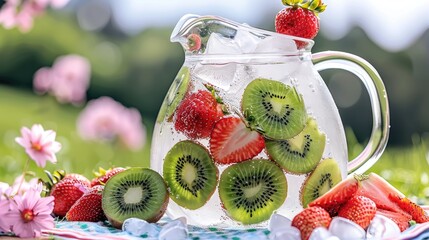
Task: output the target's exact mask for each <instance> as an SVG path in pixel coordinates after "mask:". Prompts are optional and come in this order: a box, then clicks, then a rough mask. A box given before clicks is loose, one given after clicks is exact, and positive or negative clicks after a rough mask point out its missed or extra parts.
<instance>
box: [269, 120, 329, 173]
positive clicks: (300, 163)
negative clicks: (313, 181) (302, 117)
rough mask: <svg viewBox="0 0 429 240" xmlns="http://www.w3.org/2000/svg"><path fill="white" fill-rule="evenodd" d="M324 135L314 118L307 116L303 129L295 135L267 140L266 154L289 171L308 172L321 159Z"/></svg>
mask: <svg viewBox="0 0 429 240" xmlns="http://www.w3.org/2000/svg"><path fill="white" fill-rule="evenodd" d="M325 142H326V136H325V134H324V133H322V132H320V131H319V129H318V127H317V123H316V120H314V119H313V118H308V121H307V124H306V126H305V128H304V130H303V131H302V132H301V133H299V134H298V135H297V136H295V137H293V138H291V139H288V140H282V141H274V140H267V141H265V146H266V149H267V152H268V155H269V156H270V157H271V158H272V159H273V160H274V161H276V162H277V163H278V164H279V165H280V166H281V167H282V168H283V169H285V170H286V171H287V172H290V173H298V174H300V173H308V172H310V171H311V170H313V169H314V168H315V167H316V166H317V164H318V163H319V162H320V160H321V159H322V154H323V151H324V150H325Z"/></svg>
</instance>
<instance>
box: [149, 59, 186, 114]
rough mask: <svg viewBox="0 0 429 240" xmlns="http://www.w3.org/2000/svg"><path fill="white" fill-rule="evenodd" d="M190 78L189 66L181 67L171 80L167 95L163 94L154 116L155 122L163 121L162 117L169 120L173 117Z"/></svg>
mask: <svg viewBox="0 0 429 240" xmlns="http://www.w3.org/2000/svg"><path fill="white" fill-rule="evenodd" d="M190 79H191V78H190V73H189V68H188V67H182V68H181V69H180V71H179V73H177V76H176V78H175V79H174V80H173V83H171V86H170V89H168V92H167V96H165V98H164V101H163V102H162V105H161V109H160V110H159V113H158V117H157V118H156V121H157V122H162V121H164V118H167V121H169V122H170V121H171V120H172V119H173V118H172V116H173V114H174V111H176V108H177V106H179V103H180V102H181V101H182V99H183V98H184V96H185V95H186V93H187V92H188V88H189V82H190Z"/></svg>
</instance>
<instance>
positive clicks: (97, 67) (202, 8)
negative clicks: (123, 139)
mask: <svg viewBox="0 0 429 240" xmlns="http://www.w3.org/2000/svg"><path fill="white" fill-rule="evenodd" d="M270 1H272V3H267V6H266V9H265V10H264V11H262V10H261V9H260V8H258V7H254V8H251V7H249V6H246V7H244V5H241V6H240V4H245V2H243V1H237V3H236V4H234V6H231V8H232V9H230V11H227V12H224V10H225V9H222V5H220V7H219V6H218V7H216V8H211V7H210V6H211V5H210V4H212V5H213V4H214V3H210V1H208V3H207V4H203V3H198V4H194V5H192V4H191V2H190V1H185V2H184V3H183V5H184V6H181V8H180V9H176V12H174V14H172V15H174V16H178V17H174V18H173V17H170V19H173V20H170V21H165V22H163V23H162V24H160V23H159V22H158V20H159V19H161V18H163V17H165V18H166V16H164V14H167V13H168V11H171V12H172V11H173V10H174V8H172V7H169V8H167V7H165V6H164V5H163V4H162V3H161V2H160V1H141V3H138V6H141V5H143V6H145V5H144V4H146V6H150V9H161V10H162V9H163V8H164V9H166V10H165V11H161V10H160V12H158V13H152V14H153V15H152V18H150V16H149V17H148V18H143V19H142V20H140V21H147V24H146V25H144V24H140V25H144V27H141V26H140V25H139V24H136V25H138V26H140V28H138V27H136V26H134V25H133V23H132V22H131V23H128V24H130V25H131V26H134V28H132V27H131V28H130V29H132V31H126V30H124V28H123V26H122V25H121V24H119V23H120V21H119V20H118V19H115V17H114V16H115V15H113V14H112V13H113V12H114V11H113V10H114V9H115V7H116V8H117V7H118V4H120V3H118V2H114V1H97V0H89V1H71V2H70V3H69V4H68V5H67V6H66V8H64V9H62V10H49V11H47V12H45V13H44V14H43V15H42V16H39V17H37V18H36V19H35V22H34V27H33V29H31V31H30V32H28V33H21V32H20V31H19V30H17V29H12V30H6V29H4V28H2V27H0V180H1V181H6V182H9V183H10V182H11V181H12V180H13V179H14V178H15V177H17V176H18V175H19V174H20V171H21V170H22V168H23V166H24V163H25V160H26V155H25V152H24V150H23V149H22V147H20V146H19V145H18V144H16V143H15V141H14V138H15V137H17V136H19V134H20V133H19V131H20V128H21V127H22V126H28V127H30V126H31V125H32V124H34V123H41V124H42V125H43V126H44V127H45V129H53V130H55V131H57V136H58V137H57V139H58V141H60V142H61V143H62V144H63V149H62V151H61V152H60V153H59V154H58V163H57V164H56V165H53V164H50V163H48V164H47V167H46V169H48V170H54V169H57V168H62V169H66V170H67V171H69V172H70V171H73V172H80V173H83V174H84V175H86V176H87V177H91V176H92V173H91V172H92V171H93V170H95V169H98V167H104V168H107V167H110V166H112V165H115V166H149V152H150V139H151V135H152V130H153V126H154V123H155V118H156V115H157V113H158V110H159V107H160V105H161V102H162V100H163V98H164V96H165V94H166V92H167V90H168V88H169V86H170V84H171V82H172V80H173V79H174V76H175V75H176V73H177V71H178V69H179V68H180V67H181V66H182V63H183V59H184V54H183V51H182V49H181V47H180V46H179V45H178V44H173V43H170V41H169V37H170V33H171V31H172V29H173V27H174V23H175V22H176V21H177V20H178V19H179V17H180V16H181V15H183V14H184V13H188V12H193V13H197V14H214V15H225V17H228V18H231V19H234V20H236V21H248V22H249V23H251V24H252V25H254V26H257V27H259V28H264V29H268V30H273V29H274V24H273V19H274V17H275V15H276V13H277V12H278V11H279V10H280V9H281V3H280V1H278V0H270ZM125 2H128V1H125ZM130 2H132V3H133V4H137V3H136V1H131V0H130ZM220 2H221V3H222V2H225V1H220ZM251 2H252V3H254V4H256V1H251ZM326 2H327V3H328V10H327V12H328V11H329V7H330V6H329V5H330V4H331V5H333V4H334V1H326ZM0 3H1V2H0ZM193 3H195V2H193ZM128 4H130V3H128ZM164 4H165V3H164ZM186 4H188V5H189V7H188V8H187V6H186ZM155 5H156V6H158V5H159V7H158V8H157V7H156V6H155ZM240 8H244V10H243V11H247V14H238V16H235V15H234V14H235V13H234V12H237V11H238V10H239V9H240ZM106 9H107V10H106ZM141 9H142V11H143V12H144V11H145V10H144V9H145V8H144V7H142V8H141ZM172 9H173V10H172ZM124 11H125V10H123V11H122V14H127V13H126V12H125V13H124ZM135 11H138V10H135ZM105 12H107V13H109V14H110V15H108V16H107V18H106V20H105V21H104V22H102V23H101V24H100V23H99V22H100V20H99V19H100V18H101V17H105V16H104V15H102V14H105ZM172 13H173V12H172ZM182 13H183V14H182ZM130 14H131V13H130ZM134 14H136V13H135V12H134ZM142 14H143V13H142ZM144 14H148V12H144ZM323 14H325V13H323ZM323 14H321V18H322V22H321V24H322V26H323V24H324V22H323ZM327 14H328V13H327ZM137 15H138V14H137ZM256 15H257V18H254V17H253V16H256ZM234 17H236V18H237V19H235V18H234ZM158 18H159V19H158ZM91 21H92V22H93V23H94V22H95V23H94V24H93V25H91ZM97 24H98V25H97ZM331 25H332V23H331ZM94 26H95V27H94ZM121 26H122V27H121ZM136 29H137V30H136ZM380 34H383V31H382V29H381V30H380ZM404 34H405V33H404ZM328 36H329V32H328V30H327V32H324V29H323V28H322V30H321V34H319V35H318V36H317V37H316V39H315V41H316V44H315V46H314V48H313V52H319V51H324V50H337V51H346V52H349V53H353V54H356V55H359V56H361V57H362V58H364V59H366V60H367V61H368V62H370V63H371V64H373V65H374V67H375V68H376V69H377V70H378V71H379V73H380V75H381V76H382V78H383V79H384V82H385V85H386V88H387V92H388V96H389V102H390V113H391V132H390V140H389V145H388V147H387V150H386V152H385V154H384V155H383V156H382V158H381V159H380V160H379V161H378V162H377V163H376V164H375V166H374V167H373V168H372V169H370V171H374V172H377V173H379V174H381V175H382V176H383V177H385V178H386V179H387V180H389V181H390V182H391V183H393V184H394V185H395V186H396V187H398V188H399V189H400V190H401V191H402V192H404V193H406V194H407V195H409V196H415V197H417V198H418V199H419V201H422V202H425V201H426V198H428V196H429V188H428V187H429V176H428V173H427V172H428V171H427V169H429V168H428V163H427V160H428V159H427V157H428V151H427V150H428V149H427V146H428V137H427V132H428V129H429V111H428V108H429V94H427V90H428V89H429V81H428V79H427V78H428V77H429V70H428V66H429V30H426V31H424V33H423V34H421V35H419V37H418V38H416V39H415V40H414V41H413V43H412V44H409V45H408V46H406V47H403V48H401V49H396V50H394V51H392V50H391V49H388V47H385V46H382V45H380V44H377V43H375V42H374V41H373V40H372V39H371V38H370V37H369V36H368V34H367V32H366V31H365V29H364V28H363V27H356V26H355V27H352V28H350V31H348V32H347V34H345V35H344V36H342V37H341V38H338V39H333V38H328ZM72 53H73V54H79V55H82V56H84V57H86V58H88V60H89V61H90V63H91V67H92V73H91V74H92V75H91V83H90V88H89V90H88V92H87V98H88V100H90V99H95V98H98V97H100V96H111V97H112V98H114V99H115V100H116V101H119V102H120V103H122V104H123V105H125V106H127V107H134V108H137V109H138V110H139V111H140V113H141V115H142V117H143V122H144V124H145V126H146V128H147V139H148V141H147V143H146V145H145V147H144V148H143V149H142V150H139V151H130V150H127V149H125V148H123V147H121V146H119V145H116V144H109V143H96V142H88V141H83V140H82V139H81V138H80V137H79V136H78V134H77V132H76V118H77V116H78V114H79V112H80V111H81V110H82V109H83V107H84V106H73V105H70V104H60V103H58V102H56V100H55V99H54V98H53V97H51V96H48V95H44V96H40V95H37V94H35V93H34V92H33V85H32V82H33V74H34V73H35V72H36V71H37V70H38V69H39V68H41V67H45V66H51V65H52V63H53V61H54V60H55V59H56V58H57V57H58V56H61V55H66V54H72ZM322 77H323V78H324V79H325V81H326V83H327V85H328V87H329V88H330V90H331V91H332V94H333V96H334V99H335V101H336V102H337V104H338V106H339V110H340V114H341V117H342V119H343V123H344V126H345V127H346V129H347V133H348V134H347V138H348V141H349V155H350V158H353V157H354V156H356V155H357V154H358V153H359V152H360V150H362V145H364V144H365V142H366V141H367V139H368V137H369V134H370V131H371V127H372V122H371V110H370V103H369V98H368V95H367V93H366V91H365V88H364V86H363V85H362V84H361V83H360V82H359V81H358V80H357V79H356V77H354V76H352V75H351V74H348V73H345V72H338V71H326V72H323V73H322ZM30 170H32V171H35V172H36V173H37V174H40V175H42V172H41V171H42V170H41V169H39V168H37V167H36V166H35V164H34V163H31V165H30Z"/></svg>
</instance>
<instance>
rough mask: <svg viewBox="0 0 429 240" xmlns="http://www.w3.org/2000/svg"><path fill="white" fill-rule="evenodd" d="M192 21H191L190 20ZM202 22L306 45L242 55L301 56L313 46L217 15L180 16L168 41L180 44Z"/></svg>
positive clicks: (302, 40) (289, 36)
mask: <svg viewBox="0 0 429 240" xmlns="http://www.w3.org/2000/svg"><path fill="white" fill-rule="evenodd" d="M190 19H192V20H190ZM203 20H219V21H221V22H225V23H227V24H230V25H233V26H234V27H236V28H237V29H239V28H242V29H247V30H250V31H254V32H257V33H260V34H261V35H266V36H276V37H279V38H284V39H287V40H293V41H301V42H306V43H307V44H306V45H305V47H303V48H301V49H298V48H297V49H296V50H293V51H276V52H262V53H243V55H267V54H268V55H271V56H272V55H273V54H274V55H301V54H302V53H303V52H311V49H312V47H313V45H314V40H312V39H309V38H302V37H296V36H291V35H286V34H282V33H277V32H272V31H269V30H265V29H261V28H257V27H252V26H249V25H247V24H242V23H238V22H234V21H232V20H229V19H227V18H223V17H220V16H217V15H202V16H201V15H195V14H186V15H184V16H182V18H181V19H180V20H179V21H178V23H177V25H176V26H175V27H174V29H173V31H172V33H171V36H170V41H171V42H180V36H183V35H184V33H186V32H187V31H188V30H189V29H190V28H192V26H193V24H195V23H198V22H200V21H203ZM186 55H187V56H190V55H204V56H209V55H213V56H220V55H223V56H229V55H235V54H225V53H222V54H213V53H204V54H201V53H186Z"/></svg>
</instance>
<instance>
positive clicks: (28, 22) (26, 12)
mask: <svg viewBox="0 0 429 240" xmlns="http://www.w3.org/2000/svg"><path fill="white" fill-rule="evenodd" d="M47 4H48V2H47V1H46V0H25V1H20V0H8V1H6V3H5V4H4V6H3V7H2V9H1V10H0V24H3V26H4V27H5V28H6V29H10V28H13V27H15V26H16V27H18V28H19V30H20V31H21V32H28V31H29V30H30V29H31V28H32V27H33V18H34V17H36V16H38V15H40V14H41V13H43V11H44V9H45V8H46V6H47ZM18 9H20V10H19V11H18Z"/></svg>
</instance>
